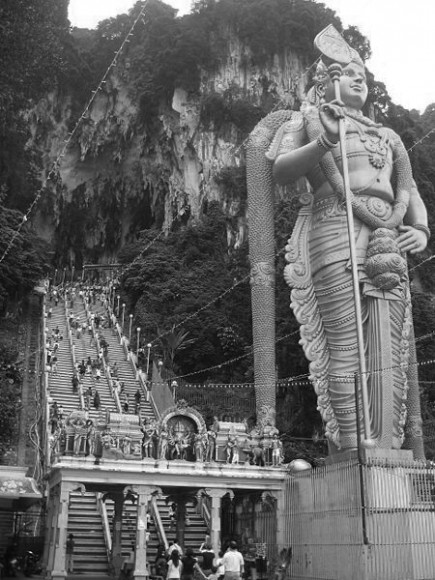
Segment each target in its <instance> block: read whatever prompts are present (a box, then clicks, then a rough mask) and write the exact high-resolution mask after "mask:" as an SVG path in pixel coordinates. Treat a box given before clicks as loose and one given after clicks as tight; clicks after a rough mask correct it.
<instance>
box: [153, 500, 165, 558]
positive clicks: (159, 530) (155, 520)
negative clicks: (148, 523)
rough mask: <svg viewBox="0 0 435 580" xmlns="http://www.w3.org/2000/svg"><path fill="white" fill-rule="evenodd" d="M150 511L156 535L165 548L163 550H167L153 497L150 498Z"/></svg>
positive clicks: (161, 523) (163, 531) (160, 519)
mask: <svg viewBox="0 0 435 580" xmlns="http://www.w3.org/2000/svg"><path fill="white" fill-rule="evenodd" d="M151 511H152V514H153V519H154V525H155V526H156V530H157V535H158V536H159V540H160V543H161V544H163V545H164V546H165V550H167V549H168V548H169V542H168V539H167V537H166V533H165V528H164V527H163V522H162V518H161V517H160V512H159V506H158V505H157V499H156V497H155V496H154V495H153V496H152V497H151Z"/></svg>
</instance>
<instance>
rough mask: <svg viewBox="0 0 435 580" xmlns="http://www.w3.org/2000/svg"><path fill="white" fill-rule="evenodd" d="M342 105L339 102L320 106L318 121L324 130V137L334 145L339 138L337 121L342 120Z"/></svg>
mask: <svg viewBox="0 0 435 580" xmlns="http://www.w3.org/2000/svg"><path fill="white" fill-rule="evenodd" d="M343 107H344V104H343V103H342V102H341V101H336V100H335V101H331V102H329V103H324V104H323V105H321V106H320V111H319V116H320V121H321V123H322V125H323V127H324V129H325V132H326V136H327V137H328V139H329V140H330V141H333V142H334V143H337V142H338V138H339V121H340V119H344V110H343Z"/></svg>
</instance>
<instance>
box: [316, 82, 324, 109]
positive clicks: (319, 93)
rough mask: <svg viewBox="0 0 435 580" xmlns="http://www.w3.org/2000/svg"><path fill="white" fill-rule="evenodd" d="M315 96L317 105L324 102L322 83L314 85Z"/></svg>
mask: <svg viewBox="0 0 435 580" xmlns="http://www.w3.org/2000/svg"><path fill="white" fill-rule="evenodd" d="M316 98H317V102H318V104H319V105H322V104H323V103H324V102H325V85H324V84H323V83H318V84H317V85H316Z"/></svg>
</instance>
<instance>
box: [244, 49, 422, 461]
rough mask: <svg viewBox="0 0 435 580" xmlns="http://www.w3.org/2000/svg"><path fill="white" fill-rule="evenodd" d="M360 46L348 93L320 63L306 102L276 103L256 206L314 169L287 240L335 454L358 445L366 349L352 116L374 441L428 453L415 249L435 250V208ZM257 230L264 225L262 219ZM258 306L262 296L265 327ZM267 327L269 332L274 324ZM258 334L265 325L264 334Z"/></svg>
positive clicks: (313, 375) (252, 173)
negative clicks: (389, 122) (376, 108)
mask: <svg viewBox="0 0 435 580" xmlns="http://www.w3.org/2000/svg"><path fill="white" fill-rule="evenodd" d="M348 48H349V49H350V47H348ZM350 51H351V55H352V61H351V62H349V63H348V64H345V65H344V66H343V68H342V74H341V76H340V80H339V86H340V92H341V100H340V101H337V100H335V93H334V86H333V85H334V83H333V80H332V79H331V76H330V71H331V70H332V69H331V68H329V67H327V66H326V64H324V63H323V62H322V61H320V63H319V65H318V67H317V71H316V76H315V84H314V86H313V88H312V89H311V90H310V91H309V93H308V96H307V100H306V102H305V104H304V105H303V107H302V108H301V111H300V112H295V111H278V112H276V113H272V114H270V115H269V116H268V117H266V118H265V119H264V120H263V121H262V122H260V123H259V125H257V127H256V129H254V131H253V133H252V134H251V143H250V145H249V148H248V195H249V199H248V201H249V203H250V214H251V215H253V214H254V213H255V212H257V213H258V214H259V208H260V207H261V206H260V204H261V200H262V202H263V206H264V205H265V204H267V203H270V195H269V194H267V195H265V194H264V190H265V189H266V190H267V189H269V190H272V189H273V188H272V183H273V180H274V182H275V183H278V184H281V185H284V184H288V183H290V182H292V181H294V180H297V179H299V178H301V177H306V179H307V181H308V182H309V185H310V191H309V192H308V193H307V192H306V193H304V194H303V195H302V196H301V199H300V201H301V204H302V206H301V210H300V212H299V217H298V219H297V221H296V224H295V227H294V230H293V233H292V236H291V239H290V240H289V244H288V246H287V248H286V250H287V254H286V259H287V262H288V265H287V266H286V270H285V278H286V281H287V283H288V284H289V286H290V287H291V288H292V292H291V308H292V309H293V311H294V314H295V316H296V319H297V320H298V322H299V323H300V325H301V341H300V343H301V344H302V346H303V348H304V352H305V355H306V357H307V359H308V361H309V363H310V367H309V368H310V379H311V381H312V383H313V386H314V388H315V390H316V393H317V396H318V408H319V411H320V413H321V415H322V418H323V420H324V425H325V431H326V436H327V438H328V440H329V447H330V452H331V453H337V452H338V451H339V450H343V449H355V448H356V447H357V441H358V440H357V438H358V433H357V418H356V409H357V404H356V397H355V377H356V376H357V375H358V373H359V358H358V357H359V352H358V334H357V326H356V309H355V302H354V288H353V280H352V269H351V264H350V250H349V234H348V225H347V215H346V207H345V196H346V194H345V186H344V180H343V159H342V152H341V146H340V144H339V134H340V131H339V123H340V119H344V127H345V137H344V139H345V143H346V149H347V162H348V175H349V186H350V192H349V193H348V195H350V199H351V205H352V214H353V220H354V231H353V234H352V235H353V238H354V240H355V248H356V262H357V270H358V281H359V291H360V294H361V310H362V316H361V319H362V325H363V335H364V351H365V359H366V368H367V375H366V376H367V377H368V378H367V393H368V403H367V404H368V411H369V413H368V414H369V424H370V429H371V434H370V437H371V439H372V441H371V443H372V444H373V445H375V446H377V447H380V448H385V449H400V448H401V446H402V444H403V442H404V439H405V435H406V437H407V442H406V443H407V446H408V447H411V448H412V449H413V450H414V456H415V457H417V458H421V457H424V454H423V446H422V437H421V418H420V403H419V398H418V379H417V372H416V365H415V362H416V359H415V347H414V341H413V339H414V336H413V325H412V318H411V300H410V290H409V277H408V272H407V265H406V254H407V253H408V252H410V253H416V252H421V251H422V250H424V249H425V247H426V245H427V242H428V238H429V236H430V232H429V229H428V227H427V213H426V209H425V206H424V204H423V201H422V199H421V197H420V194H419V192H418V190H417V187H416V184H415V182H414V180H413V178H412V171H411V166H410V161H409V158H408V154H407V152H406V150H405V147H404V145H403V143H402V141H401V139H400V138H399V136H398V135H397V134H396V133H395V132H394V131H392V130H391V129H388V128H385V127H382V126H381V125H379V124H377V123H375V122H373V121H372V120H371V119H369V118H367V117H366V116H364V114H363V113H362V108H363V106H364V104H365V102H366V98H367V95H368V88H367V81H366V73H365V69H364V64H363V62H362V61H361V59H360V58H359V56H358V55H357V53H356V51H353V49H350ZM341 122H343V121H341ZM261 139H262V140H263V141H262V143H263V144H261ZM265 142H266V145H264V143H265ZM261 156H262V157H264V158H265V159H264V161H262V160H261V159H260V157H261ZM257 161H258V163H257ZM262 189H263V191H262ZM261 196H262V197H261ZM256 205H258V207H256ZM262 210H263V211H264V212H265V210H264V207H263V208H262ZM254 219H255V217H254ZM250 228H251V226H250ZM255 228H257V230H258V231H261V230H262V229H263V231H264V229H265V228H264V226H262V224H261V221H260V218H258V221H257V222H256V223H255V224H254V225H253V227H252V229H253V230H255ZM272 233H273V232H272ZM257 238H258V237H257ZM261 239H264V237H263V238H261ZM253 244H255V240H252V239H251V241H250V245H253ZM253 252H254V258H255V259H256V260H257V264H255V259H254V260H252V257H251V261H253V270H254V280H253V282H252V281H251V284H252V286H253V289H254V287H255V286H257V287H258V288H259V290H258V292H263V293H264V292H265V291H264V287H265V286H267V285H268V284H269V285H270V283H272V285H273V282H268V284H266V283H265V282H264V279H261V280H260V281H258V280H256V279H255V271H258V270H259V269H263V271H264V270H267V271H269V269H268V267H266V266H267V264H266V266H265V265H264V264H265V263H266V262H265V261H264V260H265V259H264V258H262V257H261V255H260V257H256V254H255V250H254V251H253ZM272 255H273V254H272ZM253 291H254V290H253ZM253 296H254V294H253ZM254 307H255V300H254V298H253V320H254V326H255V319H256V314H255V310H254ZM260 308H261V307H260ZM258 316H259V315H257V318H258ZM260 327H261V331H262V332H263V333H265V334H267V332H266V331H265V330H264V328H265V325H264V324H263V322H261V323H260ZM260 327H259V328H260ZM255 333H256V331H255V328H254V341H255ZM254 352H255V342H254ZM272 365H273V362H272ZM272 369H273V366H272ZM273 372H274V369H273ZM358 406H360V401H359V403H358ZM362 439H363V437H362Z"/></svg>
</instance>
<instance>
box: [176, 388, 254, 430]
mask: <svg viewBox="0 0 435 580" xmlns="http://www.w3.org/2000/svg"><path fill="white" fill-rule="evenodd" d="M180 399H185V400H186V402H187V403H188V404H189V406H191V407H195V408H196V409H198V411H199V412H200V413H202V414H203V415H204V416H207V415H210V416H213V415H217V416H218V419H219V420H220V421H236V422H241V421H243V420H244V419H248V418H249V417H252V416H254V415H255V389H254V385H251V384H246V385H220V384H217V385H215V384H212V385H180V386H178V387H177V400H178V401H179V400H180Z"/></svg>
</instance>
